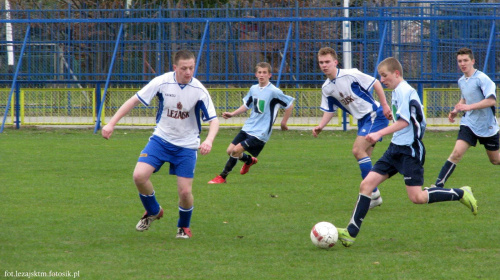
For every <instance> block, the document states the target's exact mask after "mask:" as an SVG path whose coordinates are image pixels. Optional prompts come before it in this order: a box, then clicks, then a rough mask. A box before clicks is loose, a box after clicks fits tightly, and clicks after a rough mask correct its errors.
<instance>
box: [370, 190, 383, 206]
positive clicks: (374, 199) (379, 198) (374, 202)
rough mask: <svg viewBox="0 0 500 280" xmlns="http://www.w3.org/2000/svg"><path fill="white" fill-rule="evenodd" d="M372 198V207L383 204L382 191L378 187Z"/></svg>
mask: <svg viewBox="0 0 500 280" xmlns="http://www.w3.org/2000/svg"><path fill="white" fill-rule="evenodd" d="M371 198H372V200H371V201H370V209H372V208H375V207H377V206H380V205H382V196H380V191H379V190H378V189H377V191H376V192H373V193H372V197H371Z"/></svg>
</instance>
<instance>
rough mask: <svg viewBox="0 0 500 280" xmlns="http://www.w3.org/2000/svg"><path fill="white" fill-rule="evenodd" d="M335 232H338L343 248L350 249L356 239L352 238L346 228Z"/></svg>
mask: <svg viewBox="0 0 500 280" xmlns="http://www.w3.org/2000/svg"><path fill="white" fill-rule="evenodd" d="M337 231H338V232H339V240H340V242H342V245H344V246H345V247H351V246H352V244H354V241H356V237H352V236H351V235H350V234H349V231H347V229H346V228H337Z"/></svg>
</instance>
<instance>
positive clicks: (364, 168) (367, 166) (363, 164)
mask: <svg viewBox="0 0 500 280" xmlns="http://www.w3.org/2000/svg"><path fill="white" fill-rule="evenodd" d="M358 164H359V169H360V170H361V178H363V179H364V178H365V177H366V176H367V175H368V173H370V170H372V159H371V158H370V157H364V158H362V159H360V160H358ZM377 190H378V188H377V187H375V189H374V190H373V192H376V191H377Z"/></svg>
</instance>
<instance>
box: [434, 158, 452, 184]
mask: <svg viewBox="0 0 500 280" xmlns="http://www.w3.org/2000/svg"><path fill="white" fill-rule="evenodd" d="M456 166H457V165H456V164H454V163H453V162H451V161H449V160H447V161H446V162H445V163H444V165H443V167H442V168H441V171H440V172H439V175H438V178H437V179H436V187H438V188H443V187H444V183H446V180H448V178H450V176H451V174H452V173H453V170H455V167H456Z"/></svg>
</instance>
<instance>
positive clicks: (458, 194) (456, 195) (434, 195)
mask: <svg viewBox="0 0 500 280" xmlns="http://www.w3.org/2000/svg"><path fill="white" fill-rule="evenodd" d="M427 193H428V194H429V200H428V201H427V203H434V202H441V201H453V200H459V199H461V198H462V197H463V196H464V191H463V190H461V189H445V188H439V187H436V188H430V189H427Z"/></svg>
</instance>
